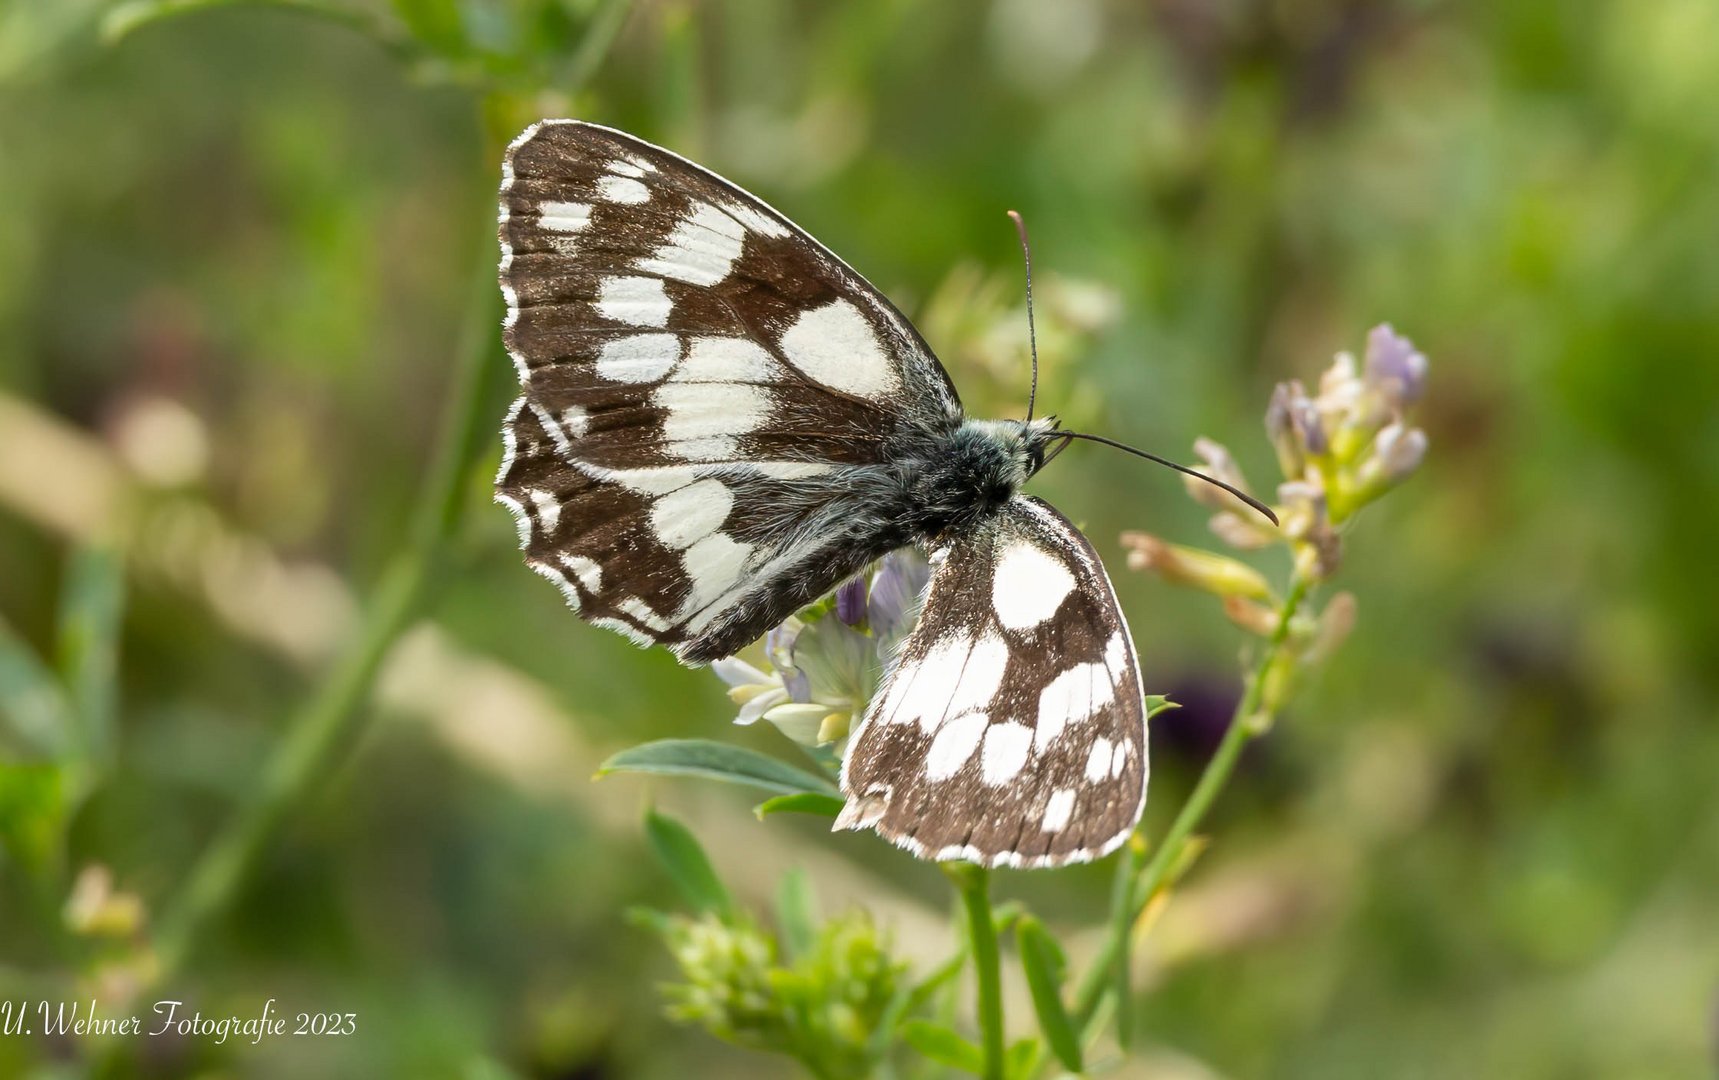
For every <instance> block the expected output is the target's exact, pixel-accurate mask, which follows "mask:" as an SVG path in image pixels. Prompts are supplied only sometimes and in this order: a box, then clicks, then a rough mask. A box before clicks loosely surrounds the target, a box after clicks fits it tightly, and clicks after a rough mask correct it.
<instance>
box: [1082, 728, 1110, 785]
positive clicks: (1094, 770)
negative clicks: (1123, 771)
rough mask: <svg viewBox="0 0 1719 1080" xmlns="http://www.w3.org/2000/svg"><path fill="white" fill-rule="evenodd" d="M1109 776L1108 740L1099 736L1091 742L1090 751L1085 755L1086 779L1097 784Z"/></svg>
mask: <svg viewBox="0 0 1719 1080" xmlns="http://www.w3.org/2000/svg"><path fill="white" fill-rule="evenodd" d="M1109 775H1110V740H1109V739H1106V738H1105V737H1104V736H1102V735H1100V736H1099V737H1098V738H1096V739H1094V740H1092V750H1091V752H1089V753H1088V754H1087V755H1086V778H1087V779H1088V780H1090V781H1092V782H1093V783H1095V784H1096V783H1098V782H1099V781H1100V780H1103V779H1104V778H1105V777H1107V776H1109Z"/></svg>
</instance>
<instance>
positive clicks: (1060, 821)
mask: <svg viewBox="0 0 1719 1080" xmlns="http://www.w3.org/2000/svg"><path fill="white" fill-rule="evenodd" d="M1073 814H1074V789H1073V788H1058V789H1057V790H1055V791H1053V792H1051V797H1050V800H1049V801H1048V802H1046V803H1045V817H1044V821H1043V822H1042V823H1041V824H1040V825H1039V828H1040V830H1042V831H1044V832H1062V831H1063V829H1065V828H1067V827H1068V819H1069V818H1070V816H1072V815H1073Z"/></svg>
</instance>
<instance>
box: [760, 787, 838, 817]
mask: <svg viewBox="0 0 1719 1080" xmlns="http://www.w3.org/2000/svg"><path fill="white" fill-rule="evenodd" d="M845 805H846V804H845V803H844V802H842V800H841V799H840V798H839V797H837V796H835V795H826V794H824V793H823V792H821V791H801V792H798V793H796V794H793V795H778V796H776V797H775V798H773V799H765V800H764V801H763V802H761V803H759V804H758V805H757V806H755V807H753V808H752V812H753V813H754V814H757V815H758V820H759V821H763V820H764V819H765V818H767V817H769V816H770V815H771V814H812V815H815V816H817V817H827V818H833V817H835V816H836V815H837V814H839V813H841V812H842V807H843V806H845Z"/></svg>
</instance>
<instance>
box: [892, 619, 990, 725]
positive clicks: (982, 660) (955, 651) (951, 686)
mask: <svg viewBox="0 0 1719 1080" xmlns="http://www.w3.org/2000/svg"><path fill="white" fill-rule="evenodd" d="M1008 663H1009V647H1008V645H1007V644H1005V643H1004V642H1003V639H1002V638H1000V637H998V636H996V635H995V634H987V635H986V636H985V637H982V638H980V639H979V640H978V641H973V640H972V639H970V638H966V637H949V638H945V639H943V640H942V641H940V642H938V643H937V645H936V646H934V647H933V648H932V649H931V650H930V651H928V652H927V653H926V654H925V658H924V659H923V660H921V661H920V662H919V664H918V672H917V674H916V675H915V676H914V680H913V685H912V687H911V688H910V689H909V691H908V692H907V693H906V695H905V696H904V697H903V698H902V701H901V704H900V711H899V712H898V713H897V714H896V716H895V722H897V723H906V722H907V721H908V720H910V719H917V720H918V721H919V727H920V730H922V731H924V732H925V733H926V734H927V735H930V734H932V733H934V732H936V731H937V729H938V728H939V727H940V726H942V724H943V722H944V721H945V720H946V719H947V718H949V717H951V716H960V715H961V714H962V713H966V712H971V711H973V710H977V709H984V708H986V707H988V706H989V705H990V704H991V698H993V697H994V696H996V693H997V688H998V687H1000V686H1001V685H1002V684H1003V669H1004V668H1006V667H1007V666H1008Z"/></svg>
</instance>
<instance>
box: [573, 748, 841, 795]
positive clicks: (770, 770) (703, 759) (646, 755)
mask: <svg viewBox="0 0 1719 1080" xmlns="http://www.w3.org/2000/svg"><path fill="white" fill-rule="evenodd" d="M618 772H637V773H656V774H658V775H662V776H702V777H704V778H706V779H708V780H724V781H727V782H728V783H730V784H746V785H749V786H751V787H755V788H761V789H762V790H764V791H771V792H775V793H776V794H778V795H797V794H799V793H801V792H805V791H817V792H823V793H825V794H829V795H835V794H837V791H836V785H835V784H833V783H831V782H830V781H829V780H828V779H827V778H825V777H822V776H818V775H816V774H814V773H809V772H807V771H806V770H804V769H797V768H795V767H794V766H792V765H789V764H787V763H785V762H782V761H778V760H777V759H776V758H773V757H770V756H768V755H766V754H760V753H759V752H758V751H756V750H748V749H746V748H745V747H743V746H730V745H728V744H727V743H719V742H713V741H711V740H709V739H658V740H657V741H656V742H648V743H645V744H643V745H642V746H635V747H632V748H631V749H627V750H622V751H621V752H620V753H618V754H616V755H614V756H613V757H611V758H610V759H609V760H607V761H605V762H603V764H602V765H601V766H600V767H599V768H598V769H597V775H598V776H599V777H604V776H608V775H609V774H610V773H618Z"/></svg>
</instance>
